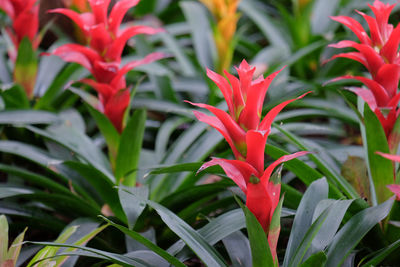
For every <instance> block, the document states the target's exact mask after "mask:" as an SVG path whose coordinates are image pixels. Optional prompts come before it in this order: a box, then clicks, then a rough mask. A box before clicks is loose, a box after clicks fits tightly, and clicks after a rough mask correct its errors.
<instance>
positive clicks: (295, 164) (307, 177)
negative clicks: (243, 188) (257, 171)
mask: <svg viewBox="0 0 400 267" xmlns="http://www.w3.org/2000/svg"><path fill="white" fill-rule="evenodd" d="M265 153H267V154H268V155H270V156H271V157H272V158H273V159H278V158H280V157H282V156H284V155H289V153H287V152H286V151H284V150H282V149H280V148H279V147H276V146H273V145H270V144H267V145H266V147H265ZM285 168H286V169H288V170H289V171H291V172H293V173H294V174H296V176H297V177H298V178H299V179H300V180H301V181H302V182H303V183H305V184H306V185H310V184H311V183H312V182H314V181H315V180H317V179H320V178H322V177H323V175H322V174H321V173H319V172H318V171H317V170H315V169H314V168H311V167H310V166H308V165H307V164H306V163H304V162H303V161H302V160H299V159H292V160H290V161H288V162H285Z"/></svg>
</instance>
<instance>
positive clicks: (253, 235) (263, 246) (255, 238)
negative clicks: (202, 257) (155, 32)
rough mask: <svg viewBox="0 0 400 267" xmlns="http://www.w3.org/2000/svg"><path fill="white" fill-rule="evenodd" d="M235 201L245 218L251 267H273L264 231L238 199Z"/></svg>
mask: <svg viewBox="0 0 400 267" xmlns="http://www.w3.org/2000/svg"><path fill="white" fill-rule="evenodd" d="M236 200H237V202H238V203H239V205H240V207H241V208H242V210H243V212H244V215H245V217H246V227H247V232H248V235H249V241H250V248H251V255H252V261H253V267H265V266H275V264H274V260H273V258H272V254H271V250H270V248H269V245H268V239H267V235H266V234H265V232H264V229H263V228H262V227H261V224H260V223H259V222H258V220H257V218H256V216H254V214H253V213H252V212H251V211H250V210H249V209H248V208H247V207H246V206H245V205H243V203H242V202H241V201H240V200H239V199H237V198H236Z"/></svg>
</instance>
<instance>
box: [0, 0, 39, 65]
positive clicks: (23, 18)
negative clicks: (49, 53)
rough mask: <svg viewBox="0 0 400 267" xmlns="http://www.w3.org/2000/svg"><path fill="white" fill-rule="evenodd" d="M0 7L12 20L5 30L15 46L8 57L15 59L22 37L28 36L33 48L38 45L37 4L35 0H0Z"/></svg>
mask: <svg viewBox="0 0 400 267" xmlns="http://www.w3.org/2000/svg"><path fill="white" fill-rule="evenodd" d="M0 9H2V10H4V12H5V13H6V14H7V15H8V16H9V17H10V19H11V21H12V27H6V31H7V33H8V35H9V36H10V39H11V40H12V42H13V44H14V46H15V49H14V50H11V51H9V55H10V58H11V59H12V60H13V61H15V59H16V57H17V51H18V47H19V44H20V42H21V41H22V39H23V38H24V37H28V39H29V40H30V41H31V42H32V45H33V47H34V48H37V46H38V45H39V42H40V37H39V36H38V35H37V33H38V30H39V16H38V14H39V4H36V0H0Z"/></svg>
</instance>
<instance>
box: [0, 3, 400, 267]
mask: <svg viewBox="0 0 400 267" xmlns="http://www.w3.org/2000/svg"><path fill="white" fill-rule="evenodd" d="M113 2H115V1H113ZM203 2H204V1H203ZM385 2H390V3H395V2H396V1H385ZM366 3H367V1H363V0H360V1H358V0H308V1H307V0H291V1H289V0H284V1H277V0H270V1H269V0H264V1H259V0H241V1H240V2H239V4H238V8H237V14H238V16H239V19H238V22H237V29H236V33H235V35H234V36H233V38H232V40H230V41H231V42H230V43H229V47H230V49H232V51H231V52H232V60H231V62H230V63H229V64H228V66H229V67H228V69H227V70H228V71H229V72H230V73H235V70H234V68H233V66H237V65H238V64H239V63H240V62H241V61H242V60H243V59H246V60H247V61H248V62H249V63H250V64H252V65H255V66H256V67H257V74H258V75H261V74H263V75H264V77H265V76H266V75H268V74H270V73H272V72H274V71H276V70H278V69H280V68H283V67H285V68H284V70H283V71H282V72H281V73H280V74H279V75H278V76H277V78H276V79H275V80H274V82H273V83H272V85H271V87H270V89H269V91H268V95H267V98H266V102H265V106H264V112H267V111H268V110H270V109H271V107H273V106H275V105H277V104H278V103H281V102H283V101H284V100H288V99H290V98H295V97H297V96H299V95H301V94H302V93H305V92H307V91H310V90H311V91H312V92H313V93H312V94H310V95H308V96H307V97H305V98H304V99H301V100H297V101H295V102H293V103H292V104H291V105H290V106H288V108H286V109H285V110H284V111H283V112H281V113H280V114H279V115H278V117H277V119H276V120H275V125H274V126H276V127H273V130H272V133H271V135H270V138H269V140H268V145H267V147H266V151H265V152H266V159H267V160H266V162H267V164H268V162H271V161H272V159H277V158H278V157H280V156H281V155H284V154H287V153H292V152H295V151H299V150H310V151H314V152H315V154H312V155H310V156H309V157H306V158H305V159H304V158H302V159H301V160H298V159H295V160H293V161H290V162H287V163H285V164H284V167H283V170H282V171H281V172H279V175H282V188H283V189H282V191H283V192H282V193H283V194H284V195H285V197H284V208H283V210H282V220H281V224H282V230H281V237H280V239H279V244H278V256H279V259H280V261H281V262H282V263H283V266H300V265H301V264H303V265H301V266H340V264H342V263H343V262H344V263H343V264H344V265H342V266H356V265H357V264H358V263H360V262H362V263H363V264H366V263H367V261H368V260H370V259H371V258H373V259H375V261H374V262H373V263H374V264H375V263H376V262H378V263H379V260H384V259H385V260H386V261H387V264H389V266H395V265H390V264H393V263H394V262H398V261H397V260H398V259H396V257H398V256H396V255H399V254H398V246H399V245H400V242H399V237H400V236H399V234H400V231H399V230H398V226H399V225H398V220H399V218H397V217H398V215H396V216H394V217H392V218H391V219H390V220H391V221H392V222H393V223H391V224H389V225H391V227H392V229H391V230H390V232H388V231H383V230H382V229H381V228H380V227H379V226H378V225H377V223H378V222H380V221H381V220H382V219H383V218H385V217H386V215H387V214H388V213H389V211H390V207H391V206H390V207H389V206H388V205H389V204H390V205H391V204H392V203H391V202H390V201H389V202H384V203H383V204H381V205H382V206H373V207H370V206H371V205H372V203H373V202H372V200H371V198H372V196H371V193H370V192H371V189H370V185H369V183H368V182H365V181H367V179H368V175H367V166H366V163H365V160H364V158H365V156H364V148H363V146H362V138H361V134H360V130H359V124H360V123H362V119H361V117H360V116H359V113H358V111H357V97H356V96H355V95H354V94H353V93H350V92H348V91H345V90H343V87H344V82H337V83H333V84H325V83H326V82H328V81H329V80H331V79H332V78H334V77H337V76H340V75H344V74H353V75H356V74H361V73H363V72H365V70H364V69H363V68H362V66H361V65H360V64H358V63H355V62H353V61H350V60H347V59H336V60H334V61H329V62H327V60H328V59H329V58H330V57H331V56H332V55H333V54H334V53H336V51H335V50H334V49H333V48H329V47H327V45H328V44H330V43H335V42H338V41H339V40H343V39H355V36H354V35H353V34H352V33H350V31H349V30H348V29H347V28H346V29H345V28H344V27H342V26H341V25H340V24H339V23H337V22H335V21H333V20H331V19H329V16H333V15H338V14H340V15H347V16H352V17H355V18H356V19H357V20H358V21H360V22H361V16H359V15H357V14H355V12H354V9H358V10H362V11H363V12H366V13H368V12H370V10H369V9H368V8H367V5H366ZM40 4H41V10H40V14H41V15H40V19H41V21H40V23H41V27H42V28H44V27H48V29H47V32H46V34H45V36H44V39H43V41H42V43H41V46H40V47H39V51H38V53H39V54H40V53H41V52H45V51H51V50H52V49H54V48H55V47H57V46H59V45H60V44H62V43H66V42H80V37H79V32H77V31H76V27H75V26H74V25H73V24H72V23H71V22H70V21H69V20H67V19H66V18H65V17H62V16H59V15H54V14H48V13H46V10H48V9H50V8H56V7H60V6H62V5H63V2H62V1H54V0H41V1H40ZM398 7H399V6H396V7H395V10H394V12H393V13H392V15H391V21H392V23H393V24H394V25H396V24H397V22H398V21H399V12H398ZM1 18H2V25H6V24H7V23H8V18H7V16H5V14H3V13H2V16H1ZM132 21H133V22H134V23H135V24H146V25H151V26H154V27H162V28H164V29H165V30H166V31H165V32H164V33H160V34H157V35H153V36H141V35H139V36H135V37H134V38H132V39H130V40H129V42H128V45H127V46H126V47H125V49H124V53H123V63H126V62H128V61H130V60H132V59H138V58H142V57H144V56H145V55H146V54H148V53H150V52H154V51H159V52H164V53H167V54H168V55H169V57H168V58H166V59H163V60H160V61H157V62H154V63H151V64H148V65H143V66H140V67H138V68H136V69H135V70H134V71H131V72H129V73H128V75H127V82H128V84H129V85H132V86H133V87H134V89H133V92H134V93H132V95H133V96H132V97H133V98H132V102H131V109H132V112H131V113H132V114H133V112H135V114H136V115H133V116H132V118H136V119H135V120H132V122H129V123H128V125H131V126H130V127H129V126H127V127H126V132H124V133H123V134H122V135H121V136H119V137H118V144H119V147H118V148H119V151H118V153H121V155H120V156H119V157H121V158H124V157H129V158H135V159H137V160H139V163H138V165H137V167H131V168H130V167H129V166H127V167H126V168H125V169H124V174H123V175H129V174H131V173H135V174H136V177H137V187H132V188H125V187H122V186H120V185H119V183H118V181H117V179H116V177H114V169H113V168H112V166H113V165H112V163H111V162H110V160H109V157H108V153H109V152H110V151H109V147H108V146H107V143H106V142H107V140H106V137H105V135H104V132H103V130H101V129H100V130H99V128H100V127H101V125H102V126H103V127H105V128H106V129H108V128H107V127H109V125H108V126H107V123H106V122H104V120H107V118H105V117H104V115H103V114H101V113H100V112H98V111H96V110H95V109H93V108H92V107H91V106H90V104H91V101H92V99H91V97H90V96H91V95H90V92H93V89H91V88H89V87H88V86H86V85H83V84H80V83H74V84H73V86H71V84H70V82H71V81H77V80H79V79H81V78H83V77H87V76H88V75H89V73H88V72H87V71H86V70H85V69H83V68H82V67H81V66H79V65H77V64H69V63H65V62H63V61H62V60H60V59H59V58H57V57H55V56H50V57H39V67H38V76H37V80H36V84H35V89H34V95H35V97H34V98H33V99H31V100H29V99H27V98H26V97H24V95H23V93H22V92H23V90H22V89H21V87H20V86H19V85H17V84H13V82H12V71H11V69H12V63H11V62H10V60H9V59H8V57H7V45H8V40H7V38H6V37H5V34H2V35H1V38H0V80H1V88H0V89H1V102H0V108H1V112H0V124H1V126H0V133H1V140H0V158H1V163H0V181H1V183H0V214H5V215H7V218H8V222H9V235H10V240H13V239H14V238H15V237H17V236H18V234H19V233H22V232H24V231H25V230H24V229H25V227H28V230H27V231H26V232H25V236H24V239H25V240H29V241H32V242H29V243H27V244H25V245H24V246H23V247H22V250H21V253H20V255H19V260H18V261H17V266H26V264H27V262H29V259H30V258H31V257H32V256H33V255H36V256H35V258H34V260H33V261H32V262H31V263H34V261H36V260H39V259H44V258H46V257H53V256H54V255H56V254H58V255H63V256H64V258H63V257H57V258H50V260H45V261H41V264H42V265H43V266H55V265H45V264H50V263H49V262H51V261H53V260H54V261H56V260H57V259H62V260H57V263H56V266H60V265H61V264H62V266H74V265H75V266H105V265H104V264H110V265H111V264H118V265H121V266H169V264H172V265H174V266H179V262H183V263H185V264H186V265H188V266H202V265H201V264H202V263H201V262H203V264H206V265H208V266H226V265H228V266H250V265H251V254H250V245H249V240H248V238H247V236H246V231H245V230H244V229H245V226H246V222H245V219H244V216H243V213H242V211H241V210H240V208H239V206H238V204H237V202H236V201H235V199H234V196H233V195H234V194H237V195H239V197H242V198H243V196H242V195H240V192H238V190H237V188H236V187H235V184H234V183H233V182H232V181H231V180H230V179H228V178H227V177H226V176H225V174H224V173H223V171H222V170H221V169H220V168H217V167H213V168H210V169H208V170H207V171H204V172H201V173H199V174H197V175H196V172H197V170H198V168H199V167H200V166H201V164H202V162H203V161H206V160H207V159H208V158H209V157H210V156H217V157H228V158H229V157H230V156H231V155H230V150H229V148H228V146H227V144H226V143H225V142H222V140H223V138H222V136H220V134H219V133H218V132H216V131H215V130H212V129H211V128H210V127H208V126H207V125H206V124H204V123H201V122H198V121H196V120H195V118H194V115H193V114H192V107H191V106H189V105H188V104H186V103H185V102H184V100H189V101H193V102H203V103H209V104H212V105H216V106H218V107H221V108H226V107H225V104H224V103H223V102H222V99H223V98H222V95H221V94H220V93H219V91H218V88H217V87H216V86H215V85H214V84H213V83H212V82H211V80H209V79H208V78H207V76H206V68H210V69H212V70H215V71H217V70H219V71H220V70H221V69H218V68H219V66H220V65H221V63H220V61H221V57H222V56H221V55H220V54H219V53H218V51H217V49H216V47H217V46H216V43H215V39H214V38H215V34H216V32H217V28H218V21H217V20H216V18H215V16H213V15H212V14H211V12H210V10H208V9H207V8H206V7H205V6H204V5H203V4H202V3H201V1H195V0H142V1H140V3H139V4H138V5H137V6H136V7H135V8H133V9H131V10H130V11H129V14H128V15H127V16H126V17H125V20H124V23H131V22H132ZM361 23H362V24H365V23H364V22H361ZM227 53H229V51H227ZM228 57H229V56H228ZM225 64H226V63H225ZM355 84H356V83H355ZM346 85H347V84H346ZM140 120H142V122H143V125H144V127H142V128H141V124H140ZM111 127H112V126H111ZM109 132H110V134H111V135H112V130H110V131H109ZM140 135H143V143H142V144H140V143H139V145H141V147H140V149H139V150H138V151H137V153H134V152H132V151H133V150H134V149H131V148H132V147H134V146H135V144H132V142H135V141H134V140H135V138H137V136H140ZM124 147H125V148H127V149H124ZM135 151H136V150H135ZM139 156H140V159H138V157H139ZM215 174H218V176H217V175H215ZM277 174H278V173H277ZM323 177H325V179H322V180H320V179H321V178H323ZM315 181H317V182H315ZM313 182H314V184H313ZM311 184H313V186H310V185H311ZM307 188H308V190H310V191H309V193H308V194H304V192H306V189H307ZM313 190H314V191H313ZM232 192H233V193H232ZM312 192H314V194H313V193H312ZM316 192H320V193H321V194H317V193H316ZM303 196H304V197H303ZM305 196H307V197H305ZM302 197H303V199H302ZM348 199H351V200H348ZM300 201H302V202H300ZM301 203H314V205H311V207H308V208H307V207H306V206H304V205H306V204H303V205H302V204H301ZM332 203H335V205H336V206H335V205H332V206H330V204H332ZM376 207H380V208H379V209H377V208H376ZM298 209H299V210H301V211H300V212H299V210H298ZM304 209H308V210H306V211H304ZM393 209H394V210H392V213H393V214H398V212H397V213H396V211H395V209H398V206H397V204H395V205H394V208H393ZM296 210H297V212H296ZM302 214H308V215H309V218H305V217H304V215H302ZM99 215H102V217H99ZM294 215H295V216H296V217H294ZM310 216H311V217H310ZM333 218H336V220H334V219H333ZM311 219H312V220H311ZM296 221H297V224H296ZM328 222H330V223H331V224H327V223H328ZM396 223H397V225H396ZM364 224H365V225H364ZM77 225H79V227H78V228H77V227H76V226H77ZM104 225H106V226H107V227H104ZM296 225H297V227H296ZM299 225H302V226H303V228H301V227H300V226H299ZM360 225H364V226H365V227H361V226H360ZM247 227H250V226H249V225H247ZM388 227H389V226H388ZM339 228H340V230H339ZM332 229H333V230H332ZM349 229H351V230H349ZM371 229H372V230H371ZM370 230H371V231H370ZM319 231H321V232H319ZM332 231H333V232H332ZM352 231H353V234H354V235H350V234H349V233H350V232H352ZM249 233H250V231H249ZM367 233H368V234H367ZM296 235H297V240H294V241H291V240H292V239H296V238H295V237H293V236H296ZM328 236H329V238H327V237H328ZM303 238H304V239H303ZM318 238H320V239H318ZM324 238H327V240H328V241H329V242H328V241H327V242H326V243H323V244H319V243H318V240H323V239H324ZM313 240H316V241H313ZM50 241H54V243H40V242H50ZM288 242H289V244H288ZM55 244H56V245H57V244H58V246H62V245H61V244H64V245H65V244H68V245H69V246H70V247H69V248H60V247H55V246H54V245H55ZM338 244H347V245H348V246H346V247H345V248H343V247H341V246H340V245H338ZM51 245H53V246H51ZM43 246H44V249H42V248H43ZM0 247H1V246H0ZM77 248H79V249H77ZM85 248H86V249H85ZM89 248H90V249H89ZM40 249H42V250H40ZM39 251H40V252H39ZM166 252H168V253H169V254H168V255H165V254H166ZM0 253H1V250H0ZM285 253H286V254H287V255H286V256H285ZM396 253H397V254H396ZM71 255H73V256H72V257H69V256H71ZM171 255H172V256H171ZM296 255H297V256H296ZM382 255H383V256H382ZM67 256H68V257H69V258H66V257H67ZM78 256H82V257H79V258H78ZM84 256H86V257H84ZM0 259H1V258H0ZM284 259H285V261H284ZM376 259H377V260H376ZM306 260H308V261H309V262H311V263H309V264H310V265H307V264H308V263H306V262H307V261H306ZM325 261H326V265H324V264H325ZM0 262H1V261H0ZM168 262H169V263H168ZM371 262H372V261H371ZM312 263H315V264H316V263H320V265H311V264H312ZM141 264H142V265H141ZM253 264H255V263H254V262H253ZM368 264H369V263H368ZM368 264H366V265H365V266H371V265H368ZM42 265H40V266H42ZM36 266H37V265H36ZM113 266H116V265H113ZM253 266H256V265H253ZM258 266H262V265H258ZM362 266H364V265H362ZM373 266H375V265H373Z"/></svg>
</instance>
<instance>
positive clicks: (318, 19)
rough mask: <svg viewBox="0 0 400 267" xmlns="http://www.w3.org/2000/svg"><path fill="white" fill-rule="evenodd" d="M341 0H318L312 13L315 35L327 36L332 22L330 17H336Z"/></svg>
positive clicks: (312, 25)
mask: <svg viewBox="0 0 400 267" xmlns="http://www.w3.org/2000/svg"><path fill="white" fill-rule="evenodd" d="M338 3H339V0H316V1H314V4H313V10H312V12H311V29H312V32H313V34H315V35H318V34H325V33H327V32H328V30H329V26H330V25H331V23H332V20H329V19H327V18H329V17H330V16H333V15H335V11H336V9H337V7H338Z"/></svg>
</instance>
